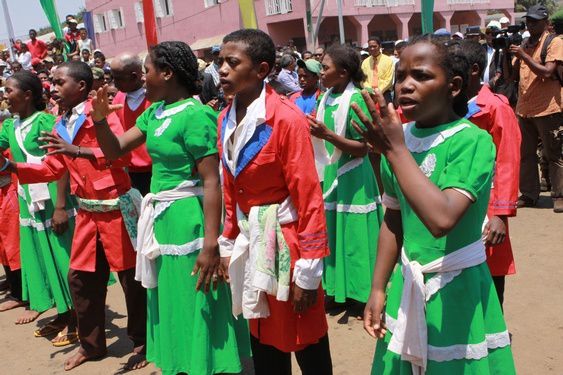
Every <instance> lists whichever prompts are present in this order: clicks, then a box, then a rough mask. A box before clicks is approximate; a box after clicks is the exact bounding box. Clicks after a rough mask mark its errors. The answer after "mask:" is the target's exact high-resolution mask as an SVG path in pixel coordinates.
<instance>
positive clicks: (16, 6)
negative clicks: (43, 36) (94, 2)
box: [0, 0, 84, 40]
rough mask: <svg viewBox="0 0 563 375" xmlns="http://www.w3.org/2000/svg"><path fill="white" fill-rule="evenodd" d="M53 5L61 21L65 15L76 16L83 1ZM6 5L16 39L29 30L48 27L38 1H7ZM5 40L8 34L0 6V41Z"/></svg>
mask: <svg viewBox="0 0 563 375" xmlns="http://www.w3.org/2000/svg"><path fill="white" fill-rule="evenodd" d="M55 3H56V5H57V10H58V13H59V18H61V19H64V16H65V15H67V14H76V13H77V12H78V11H79V10H80V9H81V8H83V7H84V0H55ZM7 4H8V9H9V11H10V16H11V17H12V25H14V33H15V34H16V37H18V36H22V35H27V32H28V30H29V29H31V28H35V29H39V28H41V27H43V26H48V25H49V22H48V21H47V18H46V17H45V13H43V8H41V4H40V3H39V0H7ZM6 39H8V32H7V31H6V26H5V25H4V14H3V12H2V7H1V6H0V40H6Z"/></svg>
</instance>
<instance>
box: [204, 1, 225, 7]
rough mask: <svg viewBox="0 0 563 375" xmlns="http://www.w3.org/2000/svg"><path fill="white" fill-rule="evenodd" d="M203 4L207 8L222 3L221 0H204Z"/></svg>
mask: <svg viewBox="0 0 563 375" xmlns="http://www.w3.org/2000/svg"><path fill="white" fill-rule="evenodd" d="M203 4H204V5H205V7H206V8H211V7H214V6H215V5H219V4H221V1H220V0H203Z"/></svg>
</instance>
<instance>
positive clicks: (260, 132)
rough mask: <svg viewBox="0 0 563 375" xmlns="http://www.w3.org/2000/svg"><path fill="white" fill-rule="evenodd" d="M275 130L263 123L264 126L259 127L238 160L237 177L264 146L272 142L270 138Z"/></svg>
mask: <svg viewBox="0 0 563 375" xmlns="http://www.w3.org/2000/svg"><path fill="white" fill-rule="evenodd" d="M272 132H273V129H272V127H271V126H269V125H267V124H266V123H263V124H262V125H258V126H257V127H256V130H255V131H254V134H253V135H252V138H250V139H249V140H248V142H247V143H246V144H245V145H244V147H243V148H242V150H241V151H240V155H239V157H238V160H237V168H236V170H235V177H237V176H238V175H239V173H240V172H242V170H243V169H244V168H246V166H247V165H248V163H250V161H251V160H252V159H254V157H255V156H256V155H257V154H258V153H259V152H260V150H262V148H263V147H264V145H265V144H266V143H268V141H269V140H270V136H271V135H272Z"/></svg>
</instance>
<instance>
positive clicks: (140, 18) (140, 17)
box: [133, 1, 145, 23]
mask: <svg viewBox="0 0 563 375" xmlns="http://www.w3.org/2000/svg"><path fill="white" fill-rule="evenodd" d="M133 11H134V13H135V21H136V22H137V23H144V22H145V13H144V11H143V2H142V1H137V2H135V3H134V4H133Z"/></svg>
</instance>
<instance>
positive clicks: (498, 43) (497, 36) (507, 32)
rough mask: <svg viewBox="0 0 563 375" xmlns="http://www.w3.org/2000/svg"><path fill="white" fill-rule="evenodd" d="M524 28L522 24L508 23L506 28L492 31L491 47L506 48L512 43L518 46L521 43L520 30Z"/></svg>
mask: <svg viewBox="0 0 563 375" xmlns="http://www.w3.org/2000/svg"><path fill="white" fill-rule="evenodd" d="M523 29H524V25H523V24H522V25H510V26H508V27H507V28H506V29H502V30H496V31H493V37H494V38H493V40H492V44H493V48H494V49H496V50H499V49H506V48H508V47H510V46H512V45H516V46H519V45H520V44H522V40H523V39H522V35H520V30H523Z"/></svg>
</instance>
